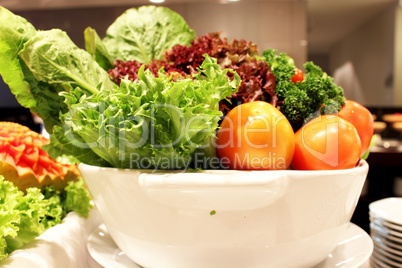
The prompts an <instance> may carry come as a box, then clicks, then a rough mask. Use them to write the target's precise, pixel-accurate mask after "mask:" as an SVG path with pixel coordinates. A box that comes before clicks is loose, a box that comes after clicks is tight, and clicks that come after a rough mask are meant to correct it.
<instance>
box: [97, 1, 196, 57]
mask: <svg viewBox="0 0 402 268" xmlns="http://www.w3.org/2000/svg"><path fill="white" fill-rule="evenodd" d="M193 39H195V32H194V30H192V29H190V27H189V26H188V25H187V23H186V21H185V20H184V19H183V18H182V17H181V16H180V15H179V14H177V13H176V12H173V11H172V10H170V9H168V8H166V7H161V6H142V7H139V8H130V9H128V10H127V11H126V12H124V13H123V14H122V15H121V16H120V17H118V18H117V19H116V21H115V22H114V23H113V24H112V25H111V26H110V27H109V28H108V29H107V31H106V37H105V38H104V39H103V43H104V44H105V47H107V49H108V52H109V54H110V55H111V57H112V58H113V59H119V60H124V61H126V60H136V61H139V62H142V63H150V62H151V60H152V59H162V57H163V53H164V52H165V50H167V49H169V48H172V47H173V46H174V45H176V44H181V45H189V44H190V42H191V41H192V40H193Z"/></svg>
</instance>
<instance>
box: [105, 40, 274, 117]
mask: <svg viewBox="0 0 402 268" xmlns="http://www.w3.org/2000/svg"><path fill="white" fill-rule="evenodd" d="M204 54H208V55H209V56H211V57H214V58H216V59H217V63H218V64H219V66H220V67H221V68H222V69H225V68H230V69H232V70H234V71H236V72H237V73H238V74H239V76H240V78H241V83H240V86H239V88H238V91H237V92H236V93H233V94H232V96H231V97H230V98H228V99H223V100H221V102H220V104H219V109H220V111H222V112H223V113H224V114H227V113H228V112H229V111H230V110H231V109H232V108H234V107H236V106H237V105H238V104H240V103H247V102H251V101H255V100H264V101H268V102H270V103H272V104H273V105H275V103H276V98H275V93H274V89H275V77H274V75H273V74H272V72H271V69H270V68H269V66H268V64H267V63H266V62H265V61H263V60H262V59H260V58H259V57H258V50H257V46H256V45H255V44H254V43H252V42H250V41H246V40H244V39H241V40H237V39H234V40H232V41H230V42H229V41H228V40H227V39H226V38H221V37H220V34H219V33H209V34H206V35H203V36H200V37H197V38H196V39H195V40H194V41H192V42H191V44H190V46H186V45H175V46H174V47H172V48H171V49H169V50H167V51H166V52H165V54H164V58H163V59H162V60H159V59H158V60H153V61H151V63H149V64H145V68H146V69H149V70H151V71H152V72H153V74H154V75H156V76H157V75H158V73H159V70H160V68H161V67H163V68H164V71H165V72H168V73H172V72H173V73H178V74H180V76H183V77H188V76H189V75H191V74H192V73H195V72H196V71H197V68H199V66H200V65H201V64H202V62H203V61H204ZM114 65H115V68H113V69H111V70H109V74H110V75H111V77H112V78H113V80H114V81H115V82H116V83H120V80H121V79H122V78H125V77H128V78H129V79H130V80H133V81H134V80H136V79H137V72H138V69H139V68H140V67H141V66H142V65H143V64H142V63H140V62H138V61H121V60H118V61H115V62H114ZM229 75H230V73H229Z"/></svg>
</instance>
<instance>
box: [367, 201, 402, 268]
mask: <svg viewBox="0 0 402 268" xmlns="http://www.w3.org/2000/svg"><path fill="white" fill-rule="evenodd" d="M369 215H370V235H371V238H372V239H373V243H374V250H373V254H372V256H371V266H372V267H374V268H376V267H381V268H389V267H391V268H394V267H395V268H397V267H402V198H395V197H392V198H385V199H381V200H378V201H375V202H373V203H371V204H370V205H369Z"/></svg>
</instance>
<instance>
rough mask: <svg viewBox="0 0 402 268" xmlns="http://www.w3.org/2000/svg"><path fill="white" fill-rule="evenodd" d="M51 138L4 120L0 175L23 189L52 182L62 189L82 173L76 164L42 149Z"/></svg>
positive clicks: (0, 130)
mask: <svg viewBox="0 0 402 268" xmlns="http://www.w3.org/2000/svg"><path fill="white" fill-rule="evenodd" d="M48 143H49V140H47V139H46V138H45V137H43V136H42V135H40V134H39V133H36V132H34V131H32V130H30V129H29V128H28V127H26V126H23V125H20V124H17V123H13V122H0V175H3V176H4V177H5V179H6V180H8V181H11V182H12V183H13V184H14V185H15V186H16V187H18V189H19V190H21V191H24V192H25V191H26V189H27V188H30V187H37V188H43V187H45V186H50V185H52V186H53V187H54V188H55V189H56V190H58V191H62V190H64V188H65V187H66V186H67V183H68V182H69V181H72V180H77V178H78V176H79V172H78V169H77V168H76V166H75V165H67V164H61V163H59V162H57V161H55V160H54V159H52V158H51V157H49V155H48V154H47V153H46V152H45V151H44V150H43V149H42V148H41V147H42V146H43V145H45V144H48Z"/></svg>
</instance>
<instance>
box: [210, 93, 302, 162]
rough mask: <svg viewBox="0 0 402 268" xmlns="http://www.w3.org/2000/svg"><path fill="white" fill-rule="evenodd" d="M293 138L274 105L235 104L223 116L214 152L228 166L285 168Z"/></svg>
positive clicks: (287, 122) (291, 131) (290, 154)
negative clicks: (235, 105)
mask: <svg viewBox="0 0 402 268" xmlns="http://www.w3.org/2000/svg"><path fill="white" fill-rule="evenodd" d="M294 146H295V138H294V133H293V129H292V126H291V125H290V123H289V121H288V120H287V119H286V117H285V116H284V115H283V114H282V113H281V112H280V111H279V110H278V109H276V108H275V107H274V106H272V105H271V104H269V103H267V102H263V101H254V102H249V103H244V104H241V105H238V106H237V107H235V108H234V109H232V110H231V111H230V112H229V113H228V114H227V116H226V117H225V118H224V119H223V121H222V123H221V126H220V129H219V131H218V134H217V145H216V148H217V153H218V156H219V158H220V159H221V161H222V165H223V166H224V167H225V168H229V169H275V170H277V169H287V168H288V167H289V166H290V164H291V161H292V157H293V152H294Z"/></svg>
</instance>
